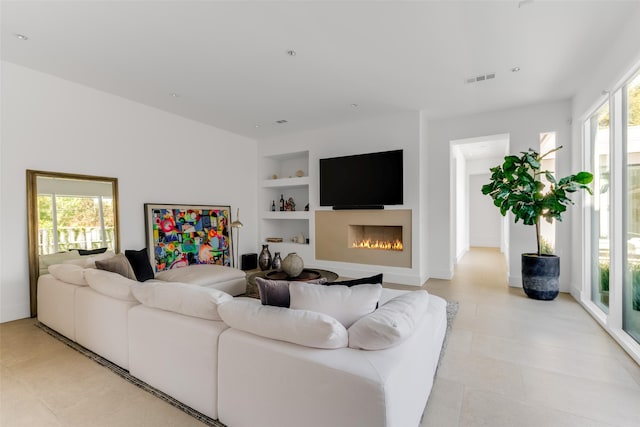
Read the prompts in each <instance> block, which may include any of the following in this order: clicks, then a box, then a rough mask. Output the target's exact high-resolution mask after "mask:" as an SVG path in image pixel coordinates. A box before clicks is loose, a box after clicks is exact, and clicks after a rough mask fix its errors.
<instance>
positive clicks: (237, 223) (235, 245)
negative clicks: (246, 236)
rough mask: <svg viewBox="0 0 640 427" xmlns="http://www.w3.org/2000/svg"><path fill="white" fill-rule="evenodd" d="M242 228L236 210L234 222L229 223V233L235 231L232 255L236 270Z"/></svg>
mask: <svg viewBox="0 0 640 427" xmlns="http://www.w3.org/2000/svg"><path fill="white" fill-rule="evenodd" d="M241 228H242V223H241V222H240V208H238V213H237V214H236V220H235V221H233V222H232V223H231V232H232V233H233V230H234V229H236V230H237V231H236V238H235V239H234V240H233V249H234V250H235V254H232V255H233V266H234V267H236V268H238V250H240V247H239V245H240V229H241Z"/></svg>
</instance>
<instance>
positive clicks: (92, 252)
mask: <svg viewBox="0 0 640 427" xmlns="http://www.w3.org/2000/svg"><path fill="white" fill-rule="evenodd" d="M76 250H77V251H78V253H79V254H80V255H97V254H103V253H105V252H107V248H98V249H76Z"/></svg>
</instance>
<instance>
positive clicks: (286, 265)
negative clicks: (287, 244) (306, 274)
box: [282, 252, 304, 277]
mask: <svg viewBox="0 0 640 427" xmlns="http://www.w3.org/2000/svg"><path fill="white" fill-rule="evenodd" d="M302 270H304V261H303V260H302V258H300V257H299V256H298V254H296V253H295V252H291V253H289V255H287V256H286V257H284V259H283V260H282V271H284V272H285V273H287V276H289V277H298V276H299V275H300V273H302Z"/></svg>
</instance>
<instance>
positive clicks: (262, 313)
mask: <svg viewBox="0 0 640 427" xmlns="http://www.w3.org/2000/svg"><path fill="white" fill-rule="evenodd" d="M218 312H219V313H220V317H222V320H223V321H224V322H225V323H226V324H227V325H229V326H230V327H232V328H235V329H240V330H242V331H246V332H249V333H252V334H254V335H259V336H262V337H266V338H271V339H275V340H280V341H286V342H290V343H294V344H299V345H302V346H305V347H313V348H323V349H335V348H343V347H346V346H347V344H348V342H349V339H348V334H347V330H346V328H345V327H344V326H343V325H342V324H341V323H340V322H338V321H337V320H336V319H334V318H333V317H331V316H328V315H326V314H323V313H317V312H313V311H308V310H291V309H288V308H284V307H274V306H270V305H262V304H261V303H260V301H258V300H256V299H252V298H236V299H234V300H232V301H229V302H226V303H224V304H222V305H220V306H219V307H218Z"/></svg>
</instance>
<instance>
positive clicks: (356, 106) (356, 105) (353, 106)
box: [351, 104, 360, 108]
mask: <svg viewBox="0 0 640 427" xmlns="http://www.w3.org/2000/svg"><path fill="white" fill-rule="evenodd" d="M359 106H360V105H358V104H351V108H358V107H359Z"/></svg>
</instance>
